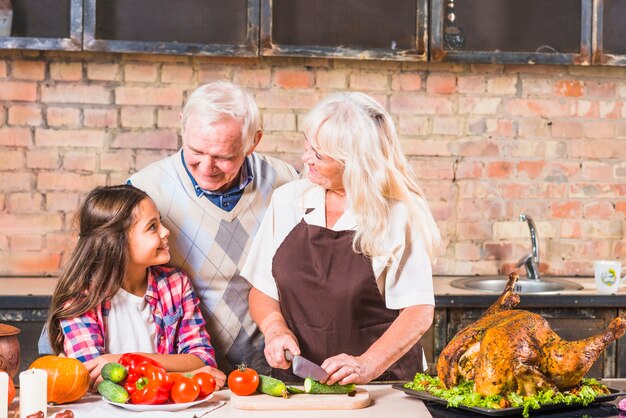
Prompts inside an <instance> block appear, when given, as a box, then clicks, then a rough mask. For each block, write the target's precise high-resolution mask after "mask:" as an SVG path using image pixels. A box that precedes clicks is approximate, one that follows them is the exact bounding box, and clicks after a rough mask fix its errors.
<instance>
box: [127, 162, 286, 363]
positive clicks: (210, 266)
mask: <svg viewBox="0 0 626 418" xmlns="http://www.w3.org/2000/svg"><path fill="white" fill-rule="evenodd" d="M248 159H249V162H250V167H251V171H252V175H253V180H252V182H251V183H250V184H248V185H247V186H246V187H245V189H244V192H243V195H242V197H241V199H240V200H239V202H238V203H237V205H235V207H234V208H233V209H232V210H231V211H230V212H226V211H224V210H222V209H221V208H219V207H217V206H216V205H215V204H213V203H212V202H211V201H209V199H207V198H206V197H204V196H199V197H198V196H196V193H195V190H194V187H193V184H192V182H191V179H190V177H189V174H188V173H187V171H186V170H185V167H184V165H183V164H182V160H181V152H180V151H178V152H177V153H176V154H174V155H172V156H170V157H168V158H165V159H163V160H160V161H157V162H155V163H152V164H150V165H149V166H147V167H145V168H144V169H142V170H140V171H139V172H137V173H135V174H134V175H132V176H131V177H130V179H129V180H130V182H131V183H132V184H133V185H134V186H136V187H138V188H140V189H142V190H144V191H145V192H146V193H148V195H150V197H151V198H152V199H153V200H154V202H155V203H156V205H157V207H158V208H159V211H160V212H161V217H162V222H163V224H164V225H165V226H166V227H167V228H168V229H169V230H170V237H169V246H170V253H171V256H172V258H171V260H170V262H169V263H168V265H170V266H175V267H180V268H182V269H183V270H184V271H185V272H186V273H187V275H188V276H189V278H190V279H191V282H192V284H193V287H194V290H195V292H196V294H197V296H198V298H199V299H200V303H201V309H202V314H203V316H204V318H205V320H206V322H207V330H208V332H209V335H210V336H211V343H212V344H213V346H214V347H215V354H216V359H217V364H218V367H219V368H220V370H222V371H223V372H225V373H226V374H228V373H229V372H230V371H231V370H232V369H234V368H235V367H236V366H237V365H238V364H241V363H244V362H245V363H246V364H247V365H248V366H250V367H252V368H254V369H255V370H257V371H259V373H261V372H264V373H265V374H268V373H269V366H268V365H267V362H266V360H265V356H264V355H263V341H264V340H263V335H262V334H261V333H260V331H259V330H258V328H257V326H256V324H255V323H254V322H253V321H252V319H251V318H250V314H249V309H248V293H249V291H250V284H249V283H248V282H247V281H246V280H245V279H243V278H242V277H241V276H240V275H239V271H240V270H241V268H242V267H243V264H244V262H245V259H246V255H247V253H248V250H249V248H250V245H251V244H252V239H253V238H254V235H255V234H256V231H257V229H258V228H259V225H260V223H261V219H262V218H263V215H264V213H265V210H266V208H267V205H268V204H269V202H270V197H271V194H272V192H273V190H274V189H275V188H277V187H279V186H281V185H283V184H284V183H286V182H288V181H291V180H294V179H296V178H297V177H298V175H297V173H296V171H295V170H294V169H293V167H291V166H290V165H288V164H286V163H284V162H282V161H280V160H278V159H275V158H272V157H267V156H262V155H260V154H256V153H252V154H251V155H250V157H248Z"/></svg>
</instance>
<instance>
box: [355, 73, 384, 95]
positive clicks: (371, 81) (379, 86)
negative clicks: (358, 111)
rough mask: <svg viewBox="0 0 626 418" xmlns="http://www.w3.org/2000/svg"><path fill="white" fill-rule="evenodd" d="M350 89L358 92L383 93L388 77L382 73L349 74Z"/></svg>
mask: <svg viewBox="0 0 626 418" xmlns="http://www.w3.org/2000/svg"><path fill="white" fill-rule="evenodd" d="M350 88H351V89H352V90H358V91H368V90H369V91H371V90H377V91H384V90H387V89H388V77H387V75H386V74H384V73H383V74H381V73H377V72H370V71H355V72H353V73H352V74H350Z"/></svg>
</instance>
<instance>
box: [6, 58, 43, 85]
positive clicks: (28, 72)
mask: <svg viewBox="0 0 626 418" xmlns="http://www.w3.org/2000/svg"><path fill="white" fill-rule="evenodd" d="M11 75H12V77H13V79H17V80H43V79H44V78H45V76H46V64H45V62H41V61H13V62H12V63H11Z"/></svg>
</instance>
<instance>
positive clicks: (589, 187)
mask: <svg viewBox="0 0 626 418" xmlns="http://www.w3.org/2000/svg"><path fill="white" fill-rule="evenodd" d="M569 189H570V190H569V194H570V196H571V197H574V198H596V199H600V198H615V197H618V196H619V192H618V190H616V188H615V187H613V185H611V184H606V183H597V184H596V183H571V184H570V185H569Z"/></svg>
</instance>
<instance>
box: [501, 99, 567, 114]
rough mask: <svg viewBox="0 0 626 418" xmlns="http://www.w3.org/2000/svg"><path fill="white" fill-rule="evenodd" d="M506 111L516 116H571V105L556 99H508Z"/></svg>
mask: <svg viewBox="0 0 626 418" xmlns="http://www.w3.org/2000/svg"><path fill="white" fill-rule="evenodd" d="M505 107H506V111H507V112H508V113H510V114H511V115H516V116H540V117H542V118H545V117H557V116H573V113H574V111H573V109H572V106H571V105H570V104H568V103H561V102H560V101H558V100H549V99H508V100H506V101H505Z"/></svg>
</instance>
